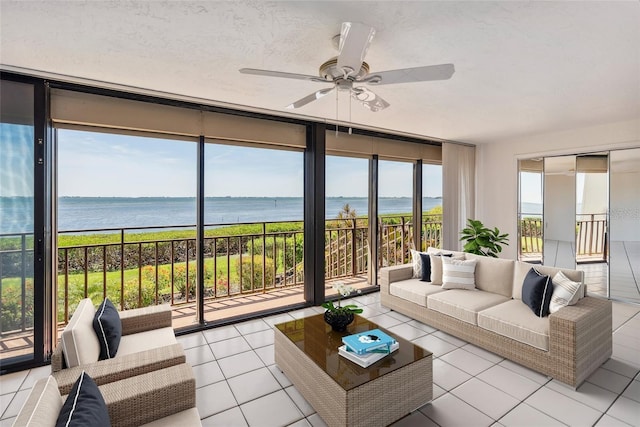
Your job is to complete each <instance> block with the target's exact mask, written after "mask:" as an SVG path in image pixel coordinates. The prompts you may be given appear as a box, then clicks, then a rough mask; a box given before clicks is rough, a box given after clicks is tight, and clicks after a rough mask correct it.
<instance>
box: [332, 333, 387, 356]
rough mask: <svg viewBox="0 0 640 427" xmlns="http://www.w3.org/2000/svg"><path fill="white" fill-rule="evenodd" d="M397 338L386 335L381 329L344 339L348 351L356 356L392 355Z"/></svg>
mask: <svg viewBox="0 0 640 427" xmlns="http://www.w3.org/2000/svg"><path fill="white" fill-rule="evenodd" d="M395 342H396V340H395V338H393V337H391V336H389V335H387V334H385V333H384V332H382V331H381V330H380V329H372V330H370V331H365V332H359V333H357V334H353V335H348V336H346V337H343V338H342V343H343V344H344V345H346V346H347V350H348V351H350V352H352V353H355V354H366V353H390V352H391V346H392V345H393V344H394V343H395Z"/></svg>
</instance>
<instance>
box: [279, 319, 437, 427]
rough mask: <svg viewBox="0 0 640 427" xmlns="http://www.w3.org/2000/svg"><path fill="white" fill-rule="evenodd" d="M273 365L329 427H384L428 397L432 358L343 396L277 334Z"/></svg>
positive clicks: (335, 384)
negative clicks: (285, 376) (283, 374)
mask: <svg viewBox="0 0 640 427" xmlns="http://www.w3.org/2000/svg"><path fill="white" fill-rule="evenodd" d="M275 361H276V364H277V365H278V367H279V368H280V369H281V370H282V371H283V372H284V373H285V374H286V375H287V377H288V378H289V380H290V381H291V382H292V383H293V384H294V385H295V386H296V389H297V390H298V391H299V392H300V393H301V394H302V395H303V396H304V397H305V399H307V401H308V402H309V403H310V404H311V406H313V408H314V409H315V410H316V411H317V412H318V414H319V415H320V416H321V417H322V419H323V420H324V421H325V422H326V423H327V425H329V426H350V427H351V426H355V427H359V426H363V427H364V426H385V425H388V424H390V423H392V422H394V421H396V420H398V419H400V418H402V417H403V416H405V415H407V414H409V413H410V412H411V411H413V410H415V409H417V408H418V407H420V406H422V405H424V404H425V403H427V402H429V401H430V400H431V399H432V396H433V371H432V366H433V365H432V356H428V357H424V358H422V359H419V360H418V361H416V362H414V363H411V364H409V365H407V366H405V367H403V368H400V369H397V370H395V371H392V372H390V373H388V374H386V375H382V376H380V377H377V378H376V379H374V380H372V381H369V382H367V383H365V384H363V385H361V386H359V387H356V388H354V389H351V390H349V391H345V390H344V389H343V388H342V387H341V386H340V385H338V384H337V383H336V382H335V381H334V380H333V379H332V378H331V377H330V376H329V375H328V374H327V373H326V372H325V371H324V370H323V369H321V368H320V367H319V366H318V365H317V364H316V363H315V362H314V361H312V360H311V359H310V358H309V357H307V356H306V355H305V354H304V353H303V352H302V351H301V350H300V349H299V348H298V347H297V346H296V345H295V344H294V343H293V342H292V341H291V340H289V339H288V338H287V337H286V336H285V335H284V334H282V333H281V332H280V331H279V330H278V329H275ZM345 363H346V364H348V363H351V362H349V361H345Z"/></svg>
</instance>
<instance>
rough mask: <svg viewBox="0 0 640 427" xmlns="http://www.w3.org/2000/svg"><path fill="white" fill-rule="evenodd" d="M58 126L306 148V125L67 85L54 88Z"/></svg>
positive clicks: (54, 116) (53, 113)
mask: <svg viewBox="0 0 640 427" xmlns="http://www.w3.org/2000/svg"><path fill="white" fill-rule="evenodd" d="M51 119H52V120H53V122H54V123H55V125H56V127H63V128H64V127H74V128H78V127H96V128H109V129H114V130H115V129H118V130H120V131H131V132H149V133H154V134H166V135H176V136H188V137H197V136H199V135H204V136H206V137H207V138H213V139H220V140H234V141H244V142H256V143H262V144H269V145H280V146H288V147H300V148H304V147H305V144H306V128H305V126H303V125H297V124H292V123H284V122H279V121H277V120H267V119H258V118H254V117H244V116H237V115H233V114H224V113H214V112H208V111H200V110H197V109H190V108H186V107H174V106H169V105H162V104H154V103H151V102H143V101H134V100H130V99H123V98H116V97H111V96H104V95H95V94H88V93H83V92H74V91H69V90H63V89H53V90H52V91H51Z"/></svg>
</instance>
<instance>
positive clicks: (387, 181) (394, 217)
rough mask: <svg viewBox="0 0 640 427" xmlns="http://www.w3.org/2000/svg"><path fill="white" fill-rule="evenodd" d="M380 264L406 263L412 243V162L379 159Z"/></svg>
mask: <svg viewBox="0 0 640 427" xmlns="http://www.w3.org/2000/svg"><path fill="white" fill-rule="evenodd" d="M378 168H379V172H378V173H379V175H378V227H379V240H380V250H379V261H378V262H379V265H380V266H381V267H386V266H389V265H397V264H404V263H406V262H407V261H408V259H409V258H408V257H409V248H411V247H413V237H412V233H413V214H412V209H413V163H411V162H399V161H391V160H380V161H379V166H378Z"/></svg>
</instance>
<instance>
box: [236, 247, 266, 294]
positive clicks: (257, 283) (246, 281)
mask: <svg viewBox="0 0 640 427" xmlns="http://www.w3.org/2000/svg"><path fill="white" fill-rule="evenodd" d="M265 260H266V262H265V267H266V270H265V269H263V265H262V255H254V256H253V261H252V259H251V257H242V265H240V259H238V260H236V266H237V270H238V271H239V272H240V271H241V272H242V290H243V291H248V290H252V289H262V287H263V286H262V272H263V271H264V282H265V285H266V286H267V287H269V286H270V285H271V284H272V283H273V260H272V259H271V258H266V259H265ZM252 263H253V276H252V274H251V265H252Z"/></svg>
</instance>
